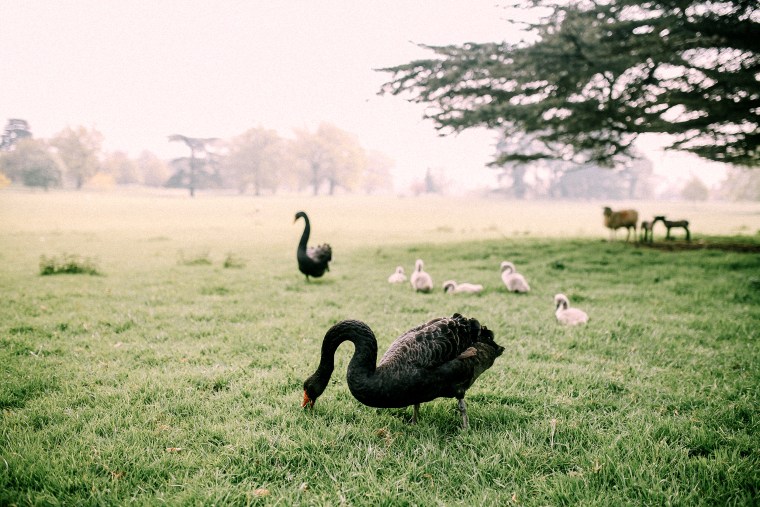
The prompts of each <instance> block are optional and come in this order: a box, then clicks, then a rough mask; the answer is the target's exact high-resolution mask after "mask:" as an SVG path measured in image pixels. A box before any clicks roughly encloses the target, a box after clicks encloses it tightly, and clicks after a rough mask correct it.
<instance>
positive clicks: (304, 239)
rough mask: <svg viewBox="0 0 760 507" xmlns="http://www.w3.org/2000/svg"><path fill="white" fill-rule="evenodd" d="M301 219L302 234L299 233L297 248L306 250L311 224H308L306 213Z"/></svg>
mask: <svg viewBox="0 0 760 507" xmlns="http://www.w3.org/2000/svg"><path fill="white" fill-rule="evenodd" d="M303 221H304V227H303V234H301V241H300V242H299V243H298V249H299V250H303V251H306V244H307V243H308V242H309V234H310V233H311V224H309V217H307V216H306V215H304V217H303Z"/></svg>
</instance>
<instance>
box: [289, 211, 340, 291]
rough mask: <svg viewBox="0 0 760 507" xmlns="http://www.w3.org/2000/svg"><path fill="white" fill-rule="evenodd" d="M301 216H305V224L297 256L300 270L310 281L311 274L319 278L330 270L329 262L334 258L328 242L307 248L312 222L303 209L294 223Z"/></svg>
mask: <svg viewBox="0 0 760 507" xmlns="http://www.w3.org/2000/svg"><path fill="white" fill-rule="evenodd" d="M299 218H303V220H304V222H305V225H304V228H303V234H302V235H301V241H299V242H298V251H297V253H296V257H297V258H298V270H299V271H300V272H301V273H303V274H304V275H306V281H307V282H308V281H309V277H310V276H313V277H314V278H319V277H320V276H322V275H324V274H325V271H330V266H328V265H327V264H328V263H329V262H330V261H331V260H332V248H330V245H328V244H327V243H325V244H324V245H319V246H316V247H310V248H306V243H307V242H308V241H309V234H310V233H311V224H310V223H309V217H308V216H306V213H304V212H303V211H299V212H298V213H296V218H295V219H294V220H293V223H295V222H296V221H297V220H298V219H299Z"/></svg>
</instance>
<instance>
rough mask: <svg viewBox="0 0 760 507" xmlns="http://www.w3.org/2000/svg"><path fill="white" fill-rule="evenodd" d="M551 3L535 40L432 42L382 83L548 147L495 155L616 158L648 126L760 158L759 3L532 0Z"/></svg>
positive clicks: (736, 158)
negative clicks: (429, 54)
mask: <svg viewBox="0 0 760 507" xmlns="http://www.w3.org/2000/svg"><path fill="white" fill-rule="evenodd" d="M523 6H524V7H532V8H546V7H549V8H550V9H551V14H550V15H548V16H546V17H544V18H543V19H541V21H540V22H538V23H535V24H530V25H528V29H529V32H531V33H532V34H533V35H534V36H535V37H536V42H534V43H525V42H523V43H519V44H510V43H506V42H502V43H498V42H494V43H483V44H476V43H467V44H463V45H459V46H457V45H452V46H423V47H426V48H428V49H430V50H431V51H432V52H433V53H434V54H435V56H434V57H432V58H429V59H423V60H417V61H413V62H410V63H407V64H404V65H399V66H396V67H390V68H385V69H381V70H382V71H385V72H389V73H391V74H392V80H391V81H390V82H388V83H386V84H385V85H384V86H383V87H382V89H381V93H389V94H392V95H404V96H407V97H410V100H411V101H413V102H419V103H427V104H430V105H431V106H433V108H432V109H431V110H430V112H429V113H427V116H428V117H429V118H430V119H432V120H433V121H434V122H435V123H436V127H437V128H438V129H440V130H442V131H443V132H458V131H461V130H464V129H467V128H472V127H479V126H480V127H482V126H485V127H489V128H498V129H500V130H504V132H505V134H504V135H505V137H509V136H512V135H517V134H518V133H527V134H530V135H533V136H535V137H536V139H537V140H539V141H541V142H543V145H544V146H543V149H542V150H531V151H530V152H523V151H519V149H518V150H517V151H513V152H510V153H504V154H501V155H500V156H499V158H498V160H497V161H496V163H506V162H522V163H525V162H527V161H530V160H535V159H541V158H560V159H565V160H574V161H577V162H588V161H594V162H597V163H601V164H606V165H613V164H616V163H618V162H620V160H621V159H626V158H630V157H631V156H632V155H633V153H632V145H633V142H634V140H635V139H636V137H637V136H638V135H639V134H644V133H664V134H672V135H674V136H675V140H674V141H673V143H672V144H671V145H670V146H669V148H670V149H675V150H682V151H688V152H693V153H695V154H697V155H699V156H700V157H703V158H705V159H708V160H714V161H721V162H728V163H733V164H740V165H747V166H756V165H758V163H759V162H760V153H759V152H758V143H759V142H760V129H758V124H759V123H760V118H759V116H760V86H759V83H758V79H759V78H758V76H760V37H758V36H757V35H758V33H760V8H758V4H757V3H756V2H752V1H747V0H733V1H725V2H706V1H703V0H701V1H700V0H653V1H648V2H642V1H640V0H602V1H597V2H584V1H572V2H558V1H556V0H532V1H531V0H529V1H528V2H527V3H526V4H524V5H523Z"/></svg>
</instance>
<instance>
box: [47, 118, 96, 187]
mask: <svg viewBox="0 0 760 507" xmlns="http://www.w3.org/2000/svg"><path fill="white" fill-rule="evenodd" d="M50 144H51V146H53V147H54V148H55V149H56V151H57V153H58V157H59V158H60V160H61V162H62V163H63V165H64V167H65V168H66V174H67V175H68V176H69V178H71V179H72V180H73V181H74V184H75V186H76V188H77V190H79V189H81V188H82V186H83V185H84V183H85V182H86V181H87V180H88V179H89V178H91V177H92V176H94V175H95V173H97V172H98V169H99V168H100V160H99V157H100V151H101V146H102V145H103V135H102V134H101V133H100V132H98V131H97V130H95V129H88V128H86V127H82V126H79V127H75V128H72V127H66V128H65V129H63V130H62V131H61V132H59V133H58V134H56V135H55V136H54V137H53V139H52V140H51V141H50Z"/></svg>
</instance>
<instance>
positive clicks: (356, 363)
mask: <svg viewBox="0 0 760 507" xmlns="http://www.w3.org/2000/svg"><path fill="white" fill-rule="evenodd" d="M345 341H350V342H352V343H353V344H354V355H353V357H352V358H351V361H350V362H349V363H348V372H347V375H346V381H347V383H348V388H349V389H350V390H351V392H352V393H353V394H354V396H355V397H356V398H357V399H359V401H362V398H363V396H361V394H358V393H360V392H362V391H364V389H365V388H366V387H369V386H368V384H369V383H370V382H371V379H372V376H373V375H374V373H375V366H376V362H377V340H376V339H375V334H374V333H373V332H372V330H371V329H370V328H369V326H367V325H366V324H364V323H363V322H359V321H358V320H344V321H342V322H339V323H337V324H335V325H334V326H333V327H331V328H330V329H329V330H328V331H327V334H325V338H324V341H323V342H322V354H321V357H320V360H319V366H318V367H317V371H316V372H314V375H312V376H311V379H313V381H314V382H315V384H316V385H318V386H319V388H320V389H321V390H320V391H319V392H318V393H314V394H316V395H319V394H322V391H324V389H325V388H327V384H328V382H329V380H330V376H331V375H332V372H333V370H334V369H335V351H336V350H337V349H338V347H339V346H340V344H341V343H343V342H345ZM307 382H308V381H307Z"/></svg>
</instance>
